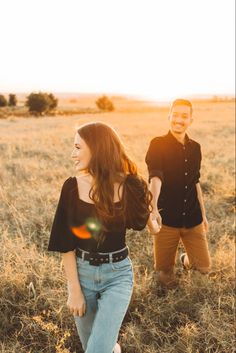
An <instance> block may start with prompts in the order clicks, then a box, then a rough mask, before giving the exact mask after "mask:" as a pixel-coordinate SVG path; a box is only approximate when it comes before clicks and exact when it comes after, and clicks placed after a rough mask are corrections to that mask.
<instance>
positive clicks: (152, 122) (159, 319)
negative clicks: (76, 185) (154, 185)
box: [0, 97, 235, 353]
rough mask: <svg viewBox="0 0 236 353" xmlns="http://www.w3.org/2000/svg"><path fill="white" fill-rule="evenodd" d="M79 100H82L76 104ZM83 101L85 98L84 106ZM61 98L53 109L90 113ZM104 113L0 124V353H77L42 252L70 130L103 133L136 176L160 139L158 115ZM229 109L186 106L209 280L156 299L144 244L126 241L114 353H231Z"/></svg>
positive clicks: (162, 128)
mask: <svg viewBox="0 0 236 353" xmlns="http://www.w3.org/2000/svg"><path fill="white" fill-rule="evenodd" d="M84 99H85V98H84ZM86 99H87V98H86ZM93 101H94V99H90V100H89V99H87V101H86V102H85V101H83V100H82V103H81V102H80V100H79V99H77V98H76V99H75V98H73V97H71V98H70V99H69V98H68V97H67V100H66V99H64V101H63V102H61V104H62V105H68V102H69V103H70V105H71V106H76V104H77V105H78V104H79V103H80V104H81V106H82V107H84V106H90V107H91V108H94V107H93V106H92V105H91V102H93ZM114 104H115V107H116V110H115V111H114V112H112V113H99V114H79V115H66V116H56V117H42V118H33V117H27V118H24V117H21V118H18V117H14V114H13V115H11V116H10V117H8V118H7V119H1V120H0V131H1V134H0V156H1V169H0V184H1V187H0V209H1V212H0V228H1V229H0V231H1V239H0V242H1V244H0V338H1V340H0V351H1V352H2V353H14V352H17V353H41V352H42V353H43V352H45V353H69V352H71V353H75V352H76V353H82V350H81V346H80V343H79V339H78V337H77V334H76V332H75V326H74V321H73V318H72V317H71V315H70V314H69V313H68V311H67V308H66V306H65V303H66V283H65V278H64V274H63V269H62V267H61V263H60V255H58V254H52V253H48V252H47V250H46V249H47V242H48V237H49V231H50V227H51V224H52V219H53V215H54V212H55V207H56V204H57V201H58V197H59V192H60V188H61V186H62V183H63V181H64V180H65V179H66V178H67V177H68V176H72V175H74V169H73V163H72V161H71V158H70V154H71V150H72V147H73V138H74V133H75V128H76V126H78V125H79V124H82V123H85V122H88V121H95V120H99V121H103V122H107V123H110V124H111V125H112V126H113V127H114V128H115V129H116V130H117V131H118V132H119V134H120V135H121V138H122V140H123V142H124V143H125V145H126V146H127V150H128V152H129V154H130V155H131V157H132V158H133V159H134V160H135V161H136V162H137V165H138V167H139V170H140V173H141V174H143V176H144V177H145V178H147V172H146V166H145V163H144V157H145V153H146V150H147V148H148V144H149V141H150V139H151V138H153V137H154V136H156V135H160V134H164V133H165V132H166V131H167V129H168V121H167V115H168V109H167V108H166V107H156V106H154V105H153V106H149V105H148V104H145V103H140V102H137V101H136V102H135V101H131V100H128V99H124V98H123V99H122V98H118V97H115V98H114ZM234 114H235V105H234V102H232V101H231V102H230V101H228V102H215V103H214V102H210V101H209V102H207V101H205V102H200V101H199V102H195V103H194V123H193V125H192V127H191V129H190V131H189V134H190V135H191V137H192V138H194V139H196V140H197V141H199V142H200V143H201V145H202V154H203V161H202V174H201V184H202V188H203V191H204V200H205V204H206V209H207V215H208V219H209V223H210V230H209V234H208V238H209V244H210V252H211V256H212V271H211V273H210V274H209V275H208V276H203V275H200V274H199V273H197V272H194V271H190V272H186V273H185V272H182V271H181V268H180V265H179V264H177V266H176V271H177V277H178V278H179V283H180V285H179V287H178V288H177V289H174V290H170V291H168V292H167V291H164V290H163V289H162V288H161V287H160V286H159V285H158V283H157V279H156V275H155V273H154V271H153V260H152V238H151V237H150V236H149V234H148V232H147V230H144V231H142V232H134V231H129V232H128V235H127V243H128V245H129V247H130V250H131V258H132V260H133V264H134V272H135V290H134V294H133V297H132V302H131V305H130V307H129V310H128V313H127V315H126V317H125V320H124V323H123V326H122V329H121V332H120V337H119V341H120V343H121V345H122V346H123V353H213V352H214V353H232V352H235V348H234V323H235V322H234V310H235V306H234V305H235V304H234V295H233V293H234V240H233V236H234V227H235V223H234V207H235V203H234V186H235V185H234V177H235V171H234V157H235V156H234Z"/></svg>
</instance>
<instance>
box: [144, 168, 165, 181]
mask: <svg viewBox="0 0 236 353" xmlns="http://www.w3.org/2000/svg"><path fill="white" fill-rule="evenodd" d="M154 177H158V178H159V179H161V182H162V183H163V181H164V175H163V172H162V171H160V170H157V169H153V170H149V178H148V182H149V183H150V182H151V179H152V178H154Z"/></svg>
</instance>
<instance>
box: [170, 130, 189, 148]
mask: <svg viewBox="0 0 236 353" xmlns="http://www.w3.org/2000/svg"><path fill="white" fill-rule="evenodd" d="M167 138H168V140H169V141H171V142H174V143H177V144H178V145H182V143H181V142H179V141H178V140H177V139H176V138H175V137H174V135H172V133H171V132H170V130H169V131H168V134H167ZM189 143H191V139H190V138H189V136H188V135H187V134H185V143H184V145H187V144H189Z"/></svg>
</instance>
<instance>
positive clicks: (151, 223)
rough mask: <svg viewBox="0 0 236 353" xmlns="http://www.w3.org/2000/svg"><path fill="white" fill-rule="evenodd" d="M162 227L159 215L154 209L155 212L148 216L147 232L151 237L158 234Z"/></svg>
mask: <svg viewBox="0 0 236 353" xmlns="http://www.w3.org/2000/svg"><path fill="white" fill-rule="evenodd" d="M161 226H162V220H161V215H160V213H159V212H158V210H157V209H156V210H155V212H152V213H151V214H150V217H149V220H148V228H149V232H150V233H151V234H152V235H155V234H157V233H159V232H160V229H161Z"/></svg>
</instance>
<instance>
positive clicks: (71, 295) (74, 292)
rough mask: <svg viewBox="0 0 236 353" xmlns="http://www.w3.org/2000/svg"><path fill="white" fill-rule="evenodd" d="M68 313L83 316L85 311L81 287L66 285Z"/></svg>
mask: <svg viewBox="0 0 236 353" xmlns="http://www.w3.org/2000/svg"><path fill="white" fill-rule="evenodd" d="M66 305H67V307H68V308H69V310H70V313H71V314H73V315H75V316H83V315H84V314H85V311H86V302H85V298H84V295H83V292H82V291H81V289H79V288H77V289H75V288H70V287H68V300H67V303H66Z"/></svg>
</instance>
